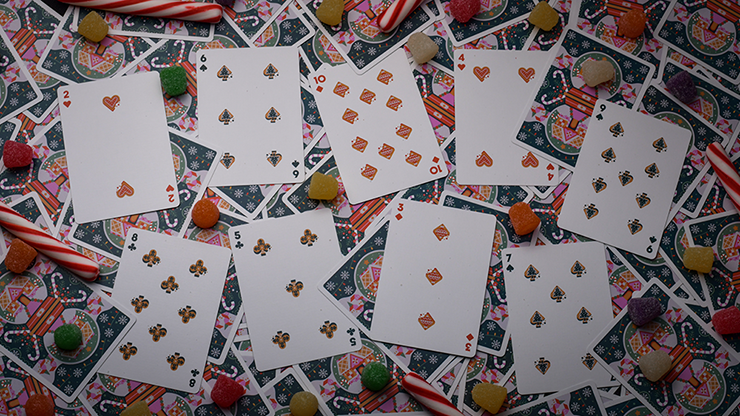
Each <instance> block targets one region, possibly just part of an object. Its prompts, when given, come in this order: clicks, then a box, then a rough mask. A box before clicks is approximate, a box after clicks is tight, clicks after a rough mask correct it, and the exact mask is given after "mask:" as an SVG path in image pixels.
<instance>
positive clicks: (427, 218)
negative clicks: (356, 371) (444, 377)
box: [370, 201, 496, 357]
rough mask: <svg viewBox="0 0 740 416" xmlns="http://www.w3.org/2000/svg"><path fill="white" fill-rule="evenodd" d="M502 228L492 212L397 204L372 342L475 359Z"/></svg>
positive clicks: (389, 238)
mask: <svg viewBox="0 0 740 416" xmlns="http://www.w3.org/2000/svg"><path fill="white" fill-rule="evenodd" d="M495 231H496V217H495V216H493V215H485V214H480V213H476V212H470V211H464V210H458V209H452V208H447V207H443V206H438V205H432V204H426V203H422V202H413V201H403V202H400V203H398V205H397V206H396V207H395V210H394V213H393V214H392V218H391V225H390V230H389V232H388V242H387V244H386V246H385V253H384V259H383V268H382V270H381V273H380V281H379V284H378V292H377V298H376V301H375V310H374V312H373V323H372V328H371V331H370V333H371V336H372V338H373V339H377V340H380V341H384V342H390V343H394V344H399V345H405V346H411V347H417V348H423V349H427V350H431V351H439V352H444V353H449V354H456V355H462V356H465V357H472V356H473V355H475V351H476V346H477V344H478V336H479V327H480V322H481V310H482V308H483V298H484V296H483V295H484V292H485V288H486V282H487V280H488V265H489V263H490V261H491V251H492V248H493V239H494V233H495ZM410 299H413V301H410Z"/></svg>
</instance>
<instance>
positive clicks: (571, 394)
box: [500, 381, 607, 416]
mask: <svg viewBox="0 0 740 416" xmlns="http://www.w3.org/2000/svg"><path fill="white" fill-rule="evenodd" d="M558 390H559V391H558V392H557V393H553V394H551V395H549V396H546V397H543V398H541V399H537V400H535V401H532V402H530V403H527V404H526V405H524V406H521V407H519V408H517V409H514V410H508V411H505V412H502V413H500V415H501V416H514V415H516V416H525V415H530V414H538V415H553V414H555V415H557V414H563V413H566V412H568V413H570V412H574V413H575V412H579V411H582V412H583V413H584V414H587V415H598V416H606V415H607V413H606V410H604V405H603V403H602V402H601V397H599V393H598V390H597V389H596V385H594V383H593V382H591V381H585V382H579V383H578V384H576V385H574V386H571V387H568V388H565V389H563V388H562V384H561V385H560V388H559V389H558Z"/></svg>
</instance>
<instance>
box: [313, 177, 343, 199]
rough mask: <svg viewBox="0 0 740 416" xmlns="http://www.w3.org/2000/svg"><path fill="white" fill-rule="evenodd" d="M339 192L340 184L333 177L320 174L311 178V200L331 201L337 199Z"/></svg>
mask: <svg viewBox="0 0 740 416" xmlns="http://www.w3.org/2000/svg"><path fill="white" fill-rule="evenodd" d="M337 192H339V182H337V180H336V178H334V177H333V176H329V175H324V174H323V173H320V172H316V173H314V174H313V175H312V176H311V185H310V186H309V187H308V197H309V198H311V199H320V200H322V201H331V200H332V199H334V198H336V197H337Z"/></svg>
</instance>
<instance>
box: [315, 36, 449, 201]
mask: <svg viewBox="0 0 740 416" xmlns="http://www.w3.org/2000/svg"><path fill="white" fill-rule="evenodd" d="M310 82H311V87H312V88H313V90H314V96H315V97H316V101H317V102H318V104H319V109H320V110H321V119H322V120H323V122H324V126H326V130H327V133H328V135H329V137H330V140H331V147H332V151H333V152H334V157H335V159H336V161H337V167H338V168H339V174H340V175H341V177H342V182H343V183H344V187H345V190H346V192H347V197H348V199H349V201H350V202H351V203H352V204H358V203H361V202H364V201H367V200H369V199H372V198H377V197H379V196H383V195H388V194H390V193H393V192H396V191H399V190H401V189H406V188H410V187H412V186H415V185H419V184H422V183H425V182H429V181H431V180H434V179H439V178H443V177H445V176H446V175H447V167H446V165H445V162H444V159H443V158H442V152H441V151H440V149H439V145H438V144H437V139H436V137H435V135H434V131H433V130H432V126H431V124H430V123H429V116H428V115H427V113H426V110H425V108H424V102H423V101H422V100H421V97H420V96H419V91H418V89H417V88H416V82H415V81H414V77H413V75H412V74H411V70H410V69H409V64H408V60H407V59H406V54H405V53H404V51H403V50H399V51H397V52H395V53H393V54H392V55H390V56H389V57H388V58H386V59H385V60H383V62H382V63H381V64H380V65H378V66H377V67H376V68H373V69H372V70H370V71H368V72H367V73H366V74H365V75H362V76H359V75H357V74H355V73H354V72H353V71H352V68H350V67H349V66H348V65H340V66H336V67H331V66H329V65H326V66H324V67H322V68H321V69H320V70H319V71H317V72H316V73H315V74H314V75H312V76H311V79H310Z"/></svg>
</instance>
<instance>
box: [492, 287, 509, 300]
mask: <svg viewBox="0 0 740 416" xmlns="http://www.w3.org/2000/svg"><path fill="white" fill-rule="evenodd" d="M490 285H491V289H493V293H494V294H495V295H496V298H497V299H498V301H499V302H501V303H506V299H504V298H502V297H501V292H499V290H498V286H496V285H495V284H494V283H491V284H490Z"/></svg>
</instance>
